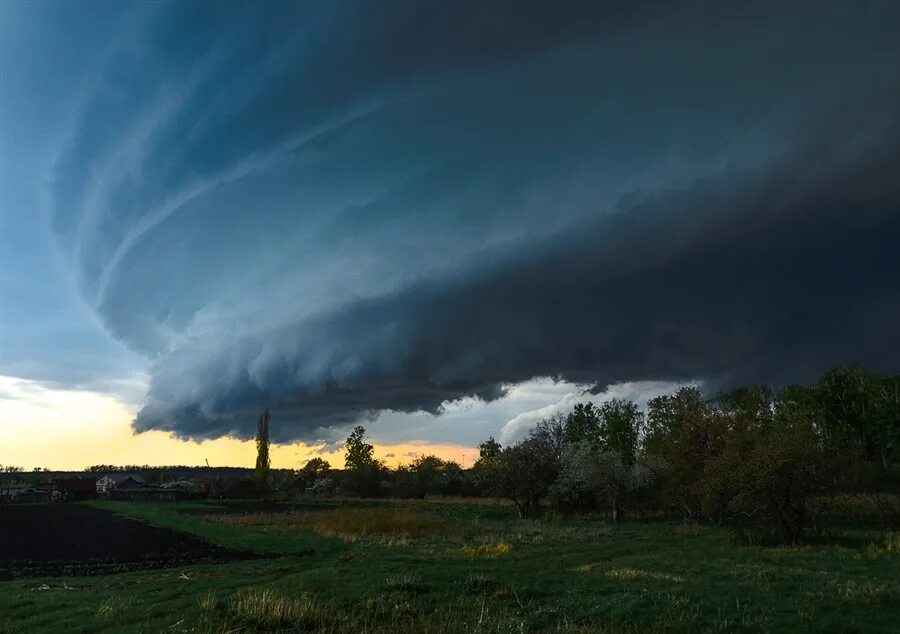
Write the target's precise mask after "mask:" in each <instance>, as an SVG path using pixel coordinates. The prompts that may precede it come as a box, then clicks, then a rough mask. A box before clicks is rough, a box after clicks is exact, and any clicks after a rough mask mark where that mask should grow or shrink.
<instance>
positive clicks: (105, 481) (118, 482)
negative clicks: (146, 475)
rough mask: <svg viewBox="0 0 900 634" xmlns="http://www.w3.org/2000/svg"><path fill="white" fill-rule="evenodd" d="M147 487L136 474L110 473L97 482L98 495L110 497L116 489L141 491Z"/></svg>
mask: <svg viewBox="0 0 900 634" xmlns="http://www.w3.org/2000/svg"><path fill="white" fill-rule="evenodd" d="M145 486H147V483H146V482H145V481H144V479H143V478H142V477H140V476H139V475H136V474H134V473H108V474H106V475H105V476H103V477H102V478H99V479H98V480H97V485H96V490H97V494H98V495H103V496H107V497H108V496H109V495H110V493H111V492H112V491H114V490H116V489H123V490H124V489H129V490H130V489H141V488H143V487H145Z"/></svg>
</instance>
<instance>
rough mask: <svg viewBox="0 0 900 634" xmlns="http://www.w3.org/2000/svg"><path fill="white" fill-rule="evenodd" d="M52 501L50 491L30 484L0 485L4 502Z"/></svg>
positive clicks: (38, 502)
mask: <svg viewBox="0 0 900 634" xmlns="http://www.w3.org/2000/svg"><path fill="white" fill-rule="evenodd" d="M48 502H50V491H45V490H41V489H36V488H34V487H29V486H5V485H4V486H2V487H0V503H2V504H47V503H48Z"/></svg>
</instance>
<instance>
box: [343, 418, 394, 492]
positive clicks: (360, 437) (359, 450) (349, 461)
mask: <svg viewBox="0 0 900 634" xmlns="http://www.w3.org/2000/svg"><path fill="white" fill-rule="evenodd" d="M344 448H345V453H344V466H345V468H346V469H347V472H348V475H349V483H350V486H351V488H352V490H353V492H354V493H356V495H359V496H362V497H370V496H374V495H378V493H379V492H380V488H381V477H382V475H383V473H384V465H383V464H382V462H381V461H380V460H377V459H376V458H375V447H374V446H372V445H371V444H370V443H368V442H366V429H365V427H363V426H362V425H357V426H356V427H354V428H353V431H351V432H350V435H349V436H347V440H346V442H345V443H344Z"/></svg>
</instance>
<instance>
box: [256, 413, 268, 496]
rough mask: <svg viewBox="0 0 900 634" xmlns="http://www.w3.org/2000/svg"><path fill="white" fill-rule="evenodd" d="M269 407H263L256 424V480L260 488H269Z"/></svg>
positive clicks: (263, 489)
mask: <svg viewBox="0 0 900 634" xmlns="http://www.w3.org/2000/svg"><path fill="white" fill-rule="evenodd" d="M270 468H271V464H270V462H269V408H268V407H266V408H265V409H263V411H262V413H261V414H260V415H259V422H258V423H257V425H256V482H257V483H258V484H259V487H260V490H261V491H262V492H263V493H266V492H267V491H268V490H269V472H270Z"/></svg>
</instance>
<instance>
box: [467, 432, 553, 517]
mask: <svg viewBox="0 0 900 634" xmlns="http://www.w3.org/2000/svg"><path fill="white" fill-rule="evenodd" d="M563 436H564V427H563V420H562V417H559V416H555V417H551V418H549V419H545V420H543V421H541V422H540V423H538V424H537V425H536V426H535V428H534V429H533V430H531V432H530V433H529V435H528V437H527V438H525V439H524V440H522V441H520V442H517V443H515V444H514V445H511V446H509V447H506V448H500V446H499V445H498V444H497V443H496V441H493V439H491V440H492V441H493V442H491V441H489V442H487V443H482V446H481V447H482V453H481V457H479V459H478V461H477V462H476V463H475V466H474V467H473V468H474V470H475V471H476V473H477V474H478V481H479V483H480V484H481V485H482V487H483V490H484V491H485V492H486V493H488V494H489V495H495V496H497V497H502V498H506V499H508V500H511V501H512V502H513V504H515V505H516V509H517V510H518V512H519V517H532V516H535V515H539V514H540V512H541V502H542V501H543V500H545V499H546V498H547V496H548V495H549V493H550V487H551V486H552V485H553V482H554V481H555V480H556V478H557V476H558V475H559V469H560V461H561V457H562V449H563Z"/></svg>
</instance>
